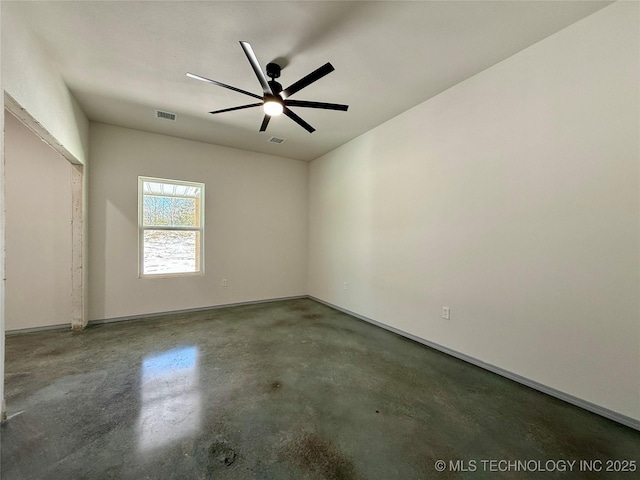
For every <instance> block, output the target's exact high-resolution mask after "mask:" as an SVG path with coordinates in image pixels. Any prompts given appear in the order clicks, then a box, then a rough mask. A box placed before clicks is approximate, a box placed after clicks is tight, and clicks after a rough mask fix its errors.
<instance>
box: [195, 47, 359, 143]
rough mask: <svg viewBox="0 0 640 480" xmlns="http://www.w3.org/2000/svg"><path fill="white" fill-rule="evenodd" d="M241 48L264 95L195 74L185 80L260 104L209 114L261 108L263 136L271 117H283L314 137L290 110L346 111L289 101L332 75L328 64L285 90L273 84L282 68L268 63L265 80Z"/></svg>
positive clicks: (335, 105)
mask: <svg viewBox="0 0 640 480" xmlns="http://www.w3.org/2000/svg"><path fill="white" fill-rule="evenodd" d="M240 46H241V47H242V49H243V50H244V53H245V55H246V56H247V58H248V59H249V63H250V64H251V67H252V68H253V71H254V72H255V74H256V77H258V81H259V82H260V85H261V86H262V92H263V95H262V96H260V95H256V94H255V93H251V92H247V91H246V90H242V89H240V88H236V87H232V86H231V85H227V84H225V83H221V82H217V81H215V80H211V79H210V78H206V77H202V76H200V75H196V74H194V73H187V77H190V78H195V79H196V80H202V81H203V82H208V83H213V84H214V85H218V86H219V87H224V88H228V89H229V90H233V91H234V92H239V93H244V94H245V95H249V96H250V97H254V98H257V99H259V100H261V101H260V102H258V103H250V104H248V105H240V106H239V107H231V108H224V109H222V110H215V111H213V112H209V113H213V114H216V113H224V112H231V111H233V110H242V109H244V108H251V107H260V106H261V107H263V110H264V119H263V120H262V125H260V131H261V132H264V131H265V130H266V129H267V125H269V120H271V117H275V116H276V115H280V114H282V113H284V114H285V115H286V116H287V117H289V118H290V119H291V120H293V121H294V122H296V123H297V124H298V125H300V126H301V127H302V128H304V129H305V130H306V131H308V132H309V133H313V132H314V131H315V128H313V127H312V126H311V125H309V124H308V123H307V122H305V121H304V120H303V119H302V118H300V117H299V116H298V115H296V114H295V113H293V112H292V111H291V109H290V108H289V107H306V108H322V109H325V110H340V111H343V112H346V111H347V109H348V108H349V106H348V105H341V104H338V103H325V102H310V101H306V100H290V99H289V97H290V96H292V95H293V94H295V93H296V92H299V91H300V90H302V89H303V88H305V87H307V86H309V85H311V84H312V83H313V82H315V81H317V80H320V79H321V78H322V77H324V76H325V75H328V74H329V73H331V72H333V71H334V70H335V69H334V68H333V65H331V64H330V63H325V64H324V65H323V66H321V67H320V68H318V69H316V70H314V71H313V72H311V73H310V74H309V75H307V76H305V77H302V78H301V79H300V80H298V81H297V82H295V83H293V84H291V85H290V86H288V87H287V88H285V89H283V88H282V85H280V84H279V83H278V82H276V80H275V79H276V78H278V77H280V71H281V67H280V65H278V64H277V63H268V64H267V69H266V73H267V75H266V76H265V74H264V72H263V71H262V69H261V68H260V64H259V63H258V59H257V58H256V54H255V53H254V52H253V49H252V48H251V45H250V44H249V43H248V42H242V41H241V42H240ZM267 77H270V78H271V80H267Z"/></svg>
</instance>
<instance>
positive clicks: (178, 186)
mask: <svg viewBox="0 0 640 480" xmlns="http://www.w3.org/2000/svg"><path fill="white" fill-rule="evenodd" d="M138 226H139V228H138V230H139V258H140V266H139V269H140V270H139V271H140V276H141V277H146V276H153V275H163V276H166V275H179V274H202V273H203V272H204V259H203V245H204V183H195V182H183V181H179V180H166V179H161V178H151V177H138Z"/></svg>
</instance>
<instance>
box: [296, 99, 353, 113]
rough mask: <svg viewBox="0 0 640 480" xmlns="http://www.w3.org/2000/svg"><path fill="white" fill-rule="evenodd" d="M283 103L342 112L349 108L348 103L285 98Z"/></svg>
mask: <svg viewBox="0 0 640 480" xmlns="http://www.w3.org/2000/svg"><path fill="white" fill-rule="evenodd" d="M284 104H285V105H288V106H290V107H308V108H324V109H325V110H340V111H342V112H346V111H347V109H348V108H349V105H342V104H340V103H325V102H307V101H306V100H285V101H284Z"/></svg>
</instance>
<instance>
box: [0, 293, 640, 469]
mask: <svg viewBox="0 0 640 480" xmlns="http://www.w3.org/2000/svg"><path fill="white" fill-rule="evenodd" d="M6 352H7V353H6V396H7V402H8V408H9V416H10V418H9V420H8V421H7V422H6V423H5V424H4V425H3V426H2V429H1V434H2V439H1V441H2V457H1V460H2V464H1V473H2V479H3V480H11V479H56V480H59V479H65V480H71V479H91V480H93V479H103V478H124V479H205V478H216V479H218V478H220V479H295V480H298V479H383V480H392V479H402V480H405V479H427V478H437V479H445V478H474V479H479V478H535V479H540V478H582V477H583V476H586V478H611V479H617V478H637V477H635V475H637V473H636V474H625V475H621V474H616V473H606V472H600V473H596V474H589V475H587V474H586V473H585V472H584V470H585V469H586V466H585V464H580V463H576V464H573V466H570V465H571V464H570V462H571V461H576V462H580V461H581V460H583V461H584V460H587V461H589V462H590V463H589V465H590V466H591V468H592V469H595V470H598V465H601V468H602V470H604V469H605V466H606V461H607V460H634V461H635V462H636V463H638V462H639V461H640V432H637V431H635V430H632V429H630V428H627V427H624V426H621V425H618V424H616V423H614V422H611V421H609V420H606V419H604V418H601V417H599V416H597V415H594V414H591V413H588V412H586V411H584V410H581V409H579V408H577V407H573V406H571V405H568V404H566V403H564V402H561V401H559V400H556V399H554V398H551V397H548V396H546V395H544V394H541V393H539V392H536V391H534V390H531V389H529V388H526V387H523V386H521V385H518V384H516V383H514V382H511V381H509V380H506V379H504V378H502V377H499V376H497V375H494V374H492V373H489V372H487V371H484V370H482V369H480V368H477V367H474V366H471V365H469V364H466V363H464V362H462V361H459V360H457V359H455V358H452V357H449V356H447V355H444V354H442V353H439V352H436V351H434V350H431V349H429V348H427V347H424V346H422V345H419V344H417V343H414V342H412V341H410V340H407V339H404V338H402V337H399V336H397V335H395V334H392V333H390V332H387V331H385V330H383V329H380V328H378V327H375V326H372V325H369V324H367V323H365V322H362V321H360V320H357V319H354V318H352V317H349V316H347V315H345V314H343V313H340V312H337V311H335V310H333V309H331V308H328V307H326V306H324V305H322V304H319V303H317V302H314V301H312V300H309V299H299V300H289V301H281V302H273V303H264V304H256V305H246V306H240V307H233V308H222V309H215V310H209V311H203V312H198V313H189V314H179V315H167V316H163V317H155V318H150V319H146V320H137V321H128V322H121V323H112V324H103V325H97V326H92V327H89V328H88V329H87V330H85V331H84V332H80V333H72V332H70V331H49V332H40V333H31V334H24V335H18V336H10V337H8V338H7V341H6ZM438 460H444V462H445V464H444V465H445V468H444V471H442V472H440V471H438V469H442V467H441V464H439V463H437V461H438ZM491 461H493V462H494V463H490V462H491ZM507 461H511V462H513V461H520V462H521V463H520V464H519V466H517V464H514V463H512V464H511V466H510V465H509V464H508V463H506V462H507ZM550 461H551V462H553V463H549V462H550ZM500 462H502V463H500ZM563 462H564V463H563ZM598 462H602V464H599V463H598ZM612 465H613V464H612ZM620 465H622V464H620ZM452 470H458V471H455V472H452ZM501 470H503V471H501ZM505 470H506V471H505ZM532 470H533V471H532ZM580 470H583V472H580Z"/></svg>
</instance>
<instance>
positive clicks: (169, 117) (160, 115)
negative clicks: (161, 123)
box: [156, 110, 176, 122]
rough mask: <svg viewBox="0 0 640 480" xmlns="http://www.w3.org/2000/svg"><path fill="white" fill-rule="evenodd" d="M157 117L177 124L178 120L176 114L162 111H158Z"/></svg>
mask: <svg viewBox="0 0 640 480" xmlns="http://www.w3.org/2000/svg"><path fill="white" fill-rule="evenodd" d="M156 117H158V118H164V119H165V120H171V121H173V122H175V120H176V114H175V113H169V112H163V111H162V110H156Z"/></svg>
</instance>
